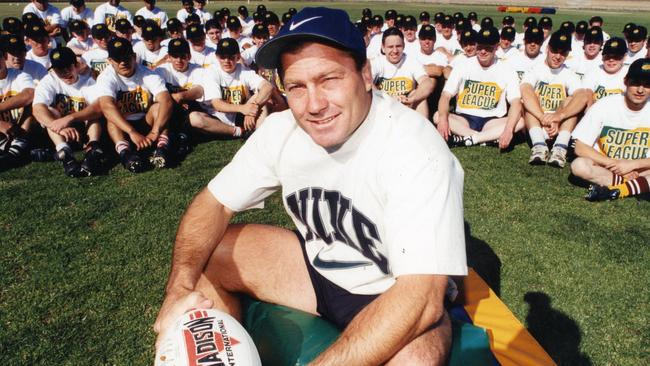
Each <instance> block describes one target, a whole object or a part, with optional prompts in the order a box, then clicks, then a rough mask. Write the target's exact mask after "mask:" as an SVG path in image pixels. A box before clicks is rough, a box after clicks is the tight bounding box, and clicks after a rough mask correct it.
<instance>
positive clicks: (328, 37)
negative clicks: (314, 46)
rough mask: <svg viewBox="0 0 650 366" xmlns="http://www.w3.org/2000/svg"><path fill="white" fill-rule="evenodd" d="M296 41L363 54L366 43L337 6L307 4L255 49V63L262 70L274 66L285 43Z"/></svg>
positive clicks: (346, 15) (275, 67) (345, 14)
mask: <svg viewBox="0 0 650 366" xmlns="http://www.w3.org/2000/svg"><path fill="white" fill-rule="evenodd" d="M297 40H314V41H321V42H322V43H325V44H330V45H333V46H335V47H338V48H342V49H345V50H348V51H350V52H352V53H353V54H355V55H358V56H360V57H365V55H366V44H365V42H364V41H363V37H362V35H361V32H359V30H358V29H357V28H356V27H355V26H354V24H352V22H351V21H350V18H349V17H348V14H347V13H346V12H345V11H343V10H340V9H329V8H324V7H314V8H312V7H307V8H304V9H302V10H301V11H300V12H298V13H297V14H296V15H294V16H293V18H291V22H290V23H287V24H285V25H283V26H282V28H280V31H279V32H278V34H277V36H275V37H274V38H273V39H271V40H269V41H268V42H266V43H264V45H263V46H262V47H261V48H260V49H259V50H258V51H257V55H256V56H255V63H256V64H257V65H259V66H262V67H264V68H266V69H277V68H278V65H279V64H280V55H281V54H282V51H283V49H285V48H286V46H287V45H290V44H293V43H295V42H296V41H297Z"/></svg>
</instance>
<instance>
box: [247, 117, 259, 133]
mask: <svg viewBox="0 0 650 366" xmlns="http://www.w3.org/2000/svg"><path fill="white" fill-rule="evenodd" d="M255 125H256V123H255V117H252V116H244V131H252V130H254V129H255Z"/></svg>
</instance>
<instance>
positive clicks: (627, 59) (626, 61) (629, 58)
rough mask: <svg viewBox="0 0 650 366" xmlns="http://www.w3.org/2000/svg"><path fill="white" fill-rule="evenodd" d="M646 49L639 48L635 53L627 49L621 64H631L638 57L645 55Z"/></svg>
mask: <svg viewBox="0 0 650 366" xmlns="http://www.w3.org/2000/svg"><path fill="white" fill-rule="evenodd" d="M646 52H647V50H646V49H645V47H643V48H641V50H639V52H637V53H632V51H629V50H628V51H627V54H626V55H625V58H624V59H623V64H624V65H632V63H633V62H634V61H636V60H638V59H640V58H644V57H645V55H646Z"/></svg>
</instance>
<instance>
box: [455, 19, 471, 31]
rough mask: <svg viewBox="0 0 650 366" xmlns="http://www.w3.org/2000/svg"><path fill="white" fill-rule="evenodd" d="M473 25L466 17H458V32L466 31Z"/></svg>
mask: <svg viewBox="0 0 650 366" xmlns="http://www.w3.org/2000/svg"><path fill="white" fill-rule="evenodd" d="M471 27H472V25H471V24H470V22H469V21H468V20H465V19H458V20H457V21H456V32H461V31H464V30H465V29H468V28H471Z"/></svg>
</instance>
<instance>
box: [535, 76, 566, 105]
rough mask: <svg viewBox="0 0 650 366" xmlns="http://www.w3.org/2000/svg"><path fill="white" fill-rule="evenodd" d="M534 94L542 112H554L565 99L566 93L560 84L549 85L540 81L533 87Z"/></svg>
mask: <svg viewBox="0 0 650 366" xmlns="http://www.w3.org/2000/svg"><path fill="white" fill-rule="evenodd" d="M535 94H537V96H538V97H539V104H540V106H541V107H542V110H543V111H544V112H555V111H556V110H557V109H558V108H559V107H560V105H562V102H564V100H565V99H566V91H565V90H564V85H562V84H549V83H545V82H543V81H540V82H539V83H537V85H536V86H535Z"/></svg>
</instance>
